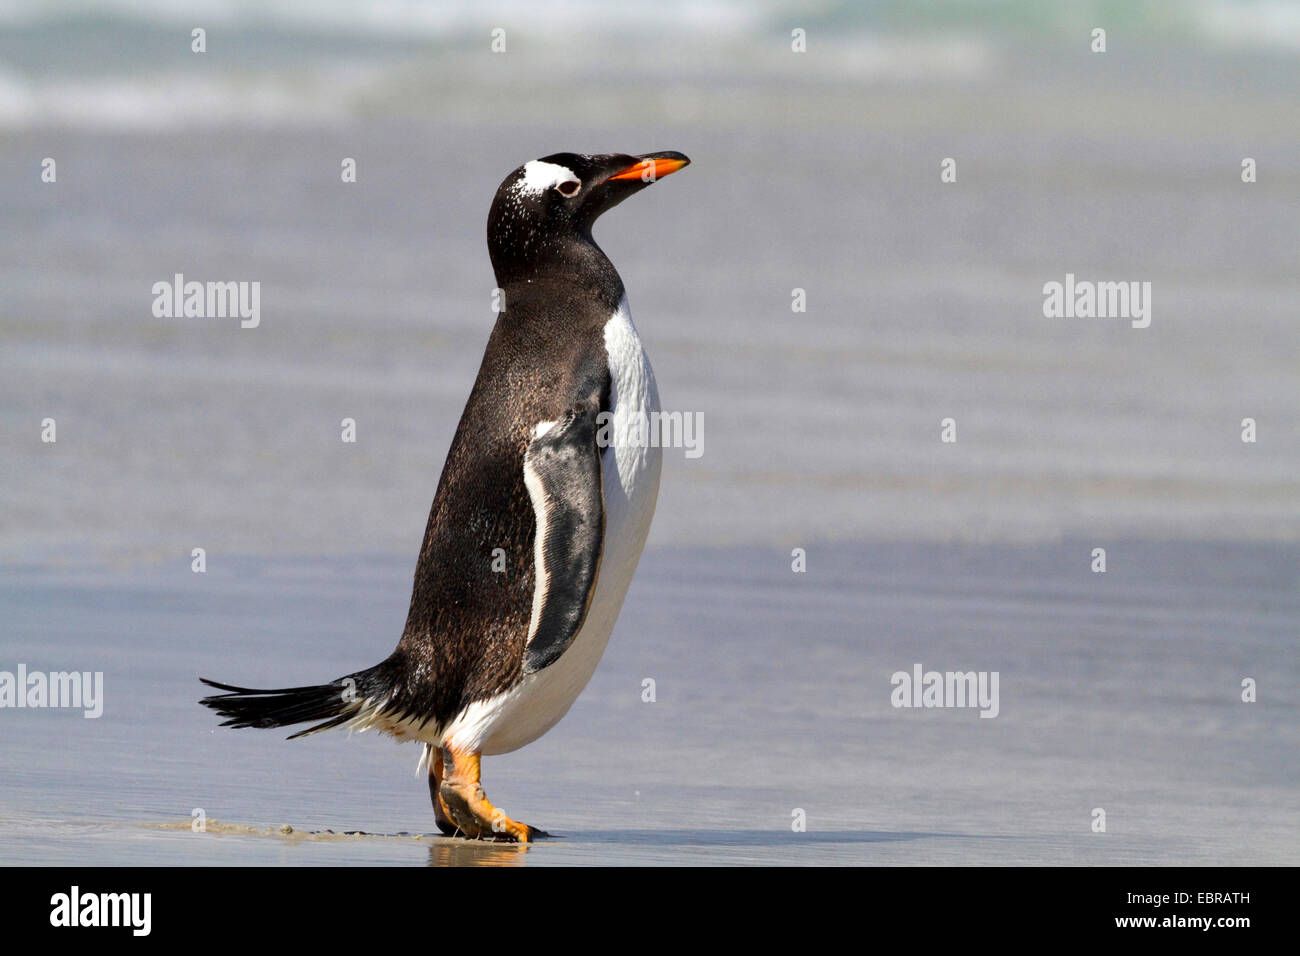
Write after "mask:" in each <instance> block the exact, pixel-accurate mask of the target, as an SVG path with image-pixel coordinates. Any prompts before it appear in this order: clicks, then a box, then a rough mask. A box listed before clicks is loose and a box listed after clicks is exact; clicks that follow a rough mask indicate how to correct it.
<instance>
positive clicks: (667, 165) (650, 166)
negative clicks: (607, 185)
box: [609, 158, 686, 182]
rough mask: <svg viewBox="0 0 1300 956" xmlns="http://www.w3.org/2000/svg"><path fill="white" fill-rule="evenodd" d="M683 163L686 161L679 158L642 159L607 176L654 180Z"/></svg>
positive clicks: (611, 177) (675, 170)
mask: <svg viewBox="0 0 1300 956" xmlns="http://www.w3.org/2000/svg"><path fill="white" fill-rule="evenodd" d="M685 165H686V161H685V160H681V159H653V158H651V159H643V160H641V162H639V163H634V164H633V165H631V166H629V167H628V168H627V169H625V170H623V171H622V172H618V173H615V174H614V175H613V176H610V177H609V178H610V179H644V180H645V181H646V182H654V180H656V179H658V178H659V177H660V176H669V175H671V174H673V173H675V172H677V170H679V169H681V168H682V167H683V166H685Z"/></svg>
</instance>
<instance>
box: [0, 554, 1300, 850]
mask: <svg viewBox="0 0 1300 956" xmlns="http://www.w3.org/2000/svg"><path fill="white" fill-rule="evenodd" d="M1109 553H1110V555H1111V558H1110V560H1111V564H1110V568H1109V570H1108V571H1107V572H1106V574H1104V575H1099V574H1093V573H1092V572H1091V571H1090V570H1089V557H1088V555H1089V548H1088V547H1087V545H1086V544H1085V543H1081V542H1063V543H1060V544H1057V545H1043V546H1033V547H1024V546H1006V545H990V546H978V545H966V546H956V545H922V544H883V543H882V544H876V545H871V546H854V547H845V546H835V545H827V546H816V545H814V546H812V547H810V549H809V570H808V572H806V573H805V574H795V573H792V572H791V570H790V566H789V557H788V555H787V554H786V553H785V552H783V551H782V550H780V549H775V548H745V549H730V550H720V549H706V550H696V549H659V550H656V551H654V552H651V553H650V554H649V555H647V557H646V559H645V561H644V563H643V567H642V571H641V573H640V574H639V576H638V577H637V579H636V581H635V583H634V585H633V588H632V591H631V594H630V596H629V599H628V604H627V606H626V608H625V611H624V615H623V617H622V619H621V620H620V623H619V626H618V628H617V629H616V632H615V636H614V640H613V642H612V644H611V646H610V649H609V651H608V653H607V655H606V658H605V660H604V661H603V662H602V664H601V667H600V669H599V670H598V672H597V674H596V676H595V678H594V679H593V681H592V684H591V685H590V686H589V687H588V689H587V691H586V692H585V693H584V694H583V695H582V697H581V698H580V699H579V700H578V702H577V704H576V705H575V706H574V708H573V710H572V711H571V712H570V714H569V715H568V716H567V717H566V718H565V720H564V721H562V722H561V724H560V725H559V726H558V727H557V728H556V729H555V730H553V731H552V732H551V733H550V734H548V735H547V736H546V737H544V738H542V739H541V740H540V741H538V742H537V743H536V744H534V745H532V746H530V747H528V748H525V749H524V750H523V751H519V752H517V753H515V754H511V755H506V756H501V757H495V758H489V759H487V760H486V761H485V777H484V781H485V785H486V788H487V792H488V794H489V796H490V797H491V798H492V799H493V800H494V801H496V802H497V803H498V804H499V805H500V806H502V807H504V808H506V809H507V811H508V812H510V813H512V815H514V816H516V817H518V818H521V819H523V820H525V821H527V822H530V823H533V824H535V825H538V826H541V827H543V828H545V829H547V830H549V831H550V832H552V833H555V834H557V835H558V837H559V838H558V839H555V840H550V841H545V842H543V843H539V844H538V845H536V846H534V847H532V848H529V849H527V850H526V851H525V852H518V851H517V850H515V849H511V848H502V847H499V846H476V845H472V844H469V843H467V842H466V841H457V840H448V839H445V838H443V837H440V836H433V835H432V834H433V833H434V832H436V831H435V828H434V827H433V823H432V815H431V811H430V808H429V805H428V794H427V789H426V787H425V784H424V781H423V780H422V779H419V778H417V777H415V776H414V771H415V765H416V761H417V759H418V755H419V748H418V747H417V746H414V745H409V744H407V745H397V744H395V743H393V742H391V741H388V740H386V739H383V738H378V737H376V736H375V735H373V734H356V735H352V736H351V738H349V737H348V736H347V735H346V734H344V733H341V732H340V733H333V734H329V735H321V736H317V737H313V738H309V739H305V740H299V741H292V742H287V741H285V740H283V739H282V737H283V734H281V733H278V732H260V731H251V730H244V731H230V730H226V729H220V728H217V727H216V726H215V721H214V720H213V719H212V717H211V715H210V714H209V713H208V712H207V711H205V710H203V709H202V708H200V707H199V706H198V705H197V703H196V700H197V698H198V697H199V696H200V695H201V693H202V688H201V685H199V683H198V681H197V677H198V676H199V675H203V676H211V677H216V678H219V679H223V680H231V681H236V682H241V683H246V684H251V685H268V686H282V685H284V684H286V683H288V684H295V683H310V682H316V681H322V680H325V679H328V678H332V677H334V676H336V675H338V674H341V673H345V672H347V671H349V670H351V669H354V668H356V667H357V666H359V665H363V664H366V663H369V662H371V661H373V660H377V659H379V658H380V657H381V656H383V655H385V654H386V653H387V652H388V651H389V650H390V649H391V646H392V644H393V643H394V642H395V639H396V635H397V633H398V631H399V629H400V626H401V621H402V619H403V616H404V613H405V608H406V602H407V600H408V597H409V589H408V588H409V586H408V583H407V581H408V578H409V574H410V570H411V567H410V562H409V561H408V560H405V559H400V558H397V557H392V556H389V557H385V556H367V557H364V558H355V559H351V560H337V559H331V560H321V559H309V560H296V561H279V560H268V559H244V560H240V561H238V562H236V563H235V564H233V565H224V566H223V567H221V568H218V569H214V570H210V571H209V572H208V573H207V574H205V575H195V574H191V573H190V571H189V570H188V568H181V569H179V570H178V569H176V568H168V569H164V568H160V567H153V568H151V569H149V570H147V571H145V572H132V573H130V574H117V573H111V572H93V573H92V572H85V573H81V574H75V575H72V574H69V573H52V572H48V571H23V572H16V573H11V574H9V575H8V576H7V577H6V579H5V581H4V585H3V588H2V589H0V608H3V612H4V617H5V619H6V621H8V622H9V625H10V627H11V628H12V633H14V634H16V635H19V638H18V640H17V641H11V642H10V654H11V655H13V656H15V657H16V658H17V659H19V660H25V661H27V662H28V663H29V666H30V667H31V668H33V669H35V668H45V669H58V668H60V667H65V666H67V662H68V661H77V662H79V666H82V667H85V668H87V669H95V670H103V671H104V673H105V698H106V705H105V712H104V715H103V716H102V717H101V718H99V719H97V720H88V719H85V718H83V717H81V716H80V714H79V713H74V712H68V711H56V710H43V711H41V710H16V711H11V712H8V713H6V714H5V719H6V740H5V746H4V747H3V748H2V749H0V764H2V765H0V773H2V774H3V776H4V779H5V780H6V786H5V788H4V791H3V795H2V796H0V861H4V862H6V863H24V862H44V863H55V862H65V863H74V862H77V863H95V864H126V863H166V864H256V863H271V864H295V865H296V864H327V863H343V862H347V863H410V864H417V865H422V864H426V863H448V862H450V863H483V864H503V865H510V864H527V865H544V864H563V863H607V864H618V863H629V864H649V863H675V864H692V863H724V864H726V863H734V864H752V863H779V862H780V863H792V864H921V863H956V864H976V863H1003V864H1011V863H1029V864H1048V863H1073V864H1103V863H1119V864H1129V863H1162V864H1172V863H1188V864H1231V865H1257V864H1264V863H1281V864H1288V863H1289V864H1294V863H1296V862H1300V842H1298V839H1297V834H1300V826H1298V824H1300V808H1298V807H1297V803H1296V801H1295V799H1294V794H1295V788H1296V786H1297V777H1298V776H1300V770H1298V769H1297V767H1296V764H1295V761H1294V760H1293V759H1292V757H1293V755H1294V753H1295V752H1296V748H1297V744H1300V740H1298V739H1297V737H1298V736H1300V735H1298V733H1297V727H1300V719H1298V718H1300V715H1298V714H1297V704H1298V702H1297V699H1296V697H1295V695H1294V693H1293V688H1294V687H1295V686H1296V681H1297V679H1298V678H1300V663H1298V660H1297V655H1296V654H1295V653H1294V633H1293V630H1294V624H1295V621H1296V620H1297V619H1298V618H1300V599H1298V598H1297V595H1296V587H1295V585H1296V581H1297V579H1298V575H1300V552H1298V551H1297V549H1295V548H1294V547H1291V546H1281V545H1266V544H1255V545H1242V544H1221V543H1220V544H1216V543H1212V542H1195V543H1187V542H1183V543H1163V544H1157V543H1150V542H1145V543H1144V542H1135V541H1116V542H1111V545H1110V552H1109ZM914 663H921V664H923V665H924V666H925V667H926V668H927V669H930V668H934V669H938V670H966V669H974V670H989V671H993V670H996V671H999V672H1000V675H1001V680H1000V712H999V715H998V716H997V717H996V718H995V719H981V718H980V717H978V715H977V712H976V711H973V710H957V709H930V710H925V709H920V710H917V709H901V708H894V707H892V706H891V703H890V694H891V690H892V687H891V684H890V676H891V674H892V673H893V672H895V671H898V670H910V669H911V667H912V665H913V664H914ZM1243 676H1253V677H1255V678H1256V679H1257V680H1258V682H1259V700H1258V702H1257V703H1253V704H1247V703H1243V702H1241V700H1240V688H1239V684H1240V680H1241V678H1242V677H1243ZM646 678H651V679H653V680H654V681H655V697H656V700H655V701H654V702H653V703H647V702H643V700H642V688H643V683H642V682H643V680H645V679H646ZM1096 807H1101V808H1104V809H1105V810H1106V814H1107V832H1106V833H1105V834H1094V833H1093V832H1091V830H1090V824H1091V821H1092V816H1091V813H1092V811H1093V809H1094V808H1096ZM195 808H202V809H203V811H204V814H205V817H206V818H207V819H208V820H210V821H219V822H220V823H221V824H225V825H230V826H232V827H234V830H225V829H223V827H221V826H218V825H217V824H216V823H214V828H213V832H209V833H204V834H196V833H192V832H190V831H189V829H188V826H187V821H188V820H189V819H190V817H191V814H192V811H193V810H194V809H195ZM796 809H802V810H803V811H804V812H805V814H806V819H807V830H806V832H794V831H793V830H792V828H791V822H792V819H793V817H792V814H793V812H794V811H795V810H796ZM177 824H180V825H181V826H183V827H185V828H184V829H174V828H167V827H168V826H171V827H175V826H176V825H177ZM283 824H289V825H291V826H292V827H293V828H294V829H295V830H296V831H310V830H319V831H324V830H334V831H336V833H338V834H342V833H343V831H348V830H364V831H366V832H367V833H369V834H377V836H358V837H348V836H338V837H335V838H331V839H312V838H305V837H304V834H303V833H301V832H297V833H294V834H291V835H288V836H285V835H282V834H280V833H279V832H278V828H279V827H281V826H282V825H283ZM246 828H254V829H257V830H266V831H267V832H264V833H249V832H248V831H247V829H246ZM384 834H415V835H417V836H409V835H407V836H383V835H384ZM419 834H424V836H418V835H419Z"/></svg>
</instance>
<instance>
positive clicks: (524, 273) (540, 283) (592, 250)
mask: <svg viewBox="0 0 1300 956" xmlns="http://www.w3.org/2000/svg"><path fill="white" fill-rule="evenodd" d="M494 271H495V273H496V278H497V285H498V286H499V287H500V288H501V289H503V290H504V291H505V298H506V302H507V303H519V302H527V301H529V300H530V299H532V298H533V297H535V296H539V295H543V294H546V293H545V290H547V289H554V288H555V287H556V286H563V287H567V288H568V289H570V290H572V293H574V294H577V295H580V296H582V297H583V298H586V299H588V300H589V301H593V302H595V303H597V304H599V306H601V307H602V308H603V309H604V311H605V312H607V313H609V314H613V313H614V312H615V311H617V309H618V307H619V303H620V302H621V301H622V300H623V298H624V296H625V295H626V292H625V290H624V288H623V280H622V278H621V277H620V276H619V274H618V270H617V269H615V268H614V263H612V262H610V261H609V257H608V256H606V255H605V253H604V251H603V250H602V249H601V248H600V246H598V245H596V242H595V240H594V239H592V238H591V235H590V233H588V234H586V235H579V236H575V237H574V238H572V239H570V240H568V241H566V242H564V243H562V244H558V245H556V246H553V247H551V248H549V249H547V250H546V254H545V255H544V256H541V257H539V258H537V259H536V260H530V261H527V262H514V261H506V262H499V263H496V268H495V270H494ZM507 308H509V305H507Z"/></svg>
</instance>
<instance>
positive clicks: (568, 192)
mask: <svg viewBox="0 0 1300 956" xmlns="http://www.w3.org/2000/svg"><path fill="white" fill-rule="evenodd" d="M555 188H556V189H558V190H559V191H560V195H561V196H565V197H573V196H576V195H577V194H578V190H579V189H581V188H582V183H580V182H578V181H577V180H576V179H566V180H565V181H564V182H562V183H560V184H559V185H558V186H556V187H555Z"/></svg>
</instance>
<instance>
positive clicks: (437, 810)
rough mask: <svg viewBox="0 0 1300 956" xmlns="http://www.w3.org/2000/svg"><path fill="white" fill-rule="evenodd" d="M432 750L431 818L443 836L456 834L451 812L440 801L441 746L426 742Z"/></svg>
mask: <svg viewBox="0 0 1300 956" xmlns="http://www.w3.org/2000/svg"><path fill="white" fill-rule="evenodd" d="M426 746H428V747H429V749H430V750H432V751H433V753H431V754H430V755H429V798H430V799H431V800H432V801H433V819H434V822H436V823H437V824H438V829H439V830H441V831H442V833H443V835H444V836H455V835H456V824H454V823H452V822H451V814H450V813H448V812H447V805H446V804H445V803H443V801H442V793H441V792H440V791H441V790H442V748H441V747H434V746H433V745H432V744H426Z"/></svg>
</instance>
